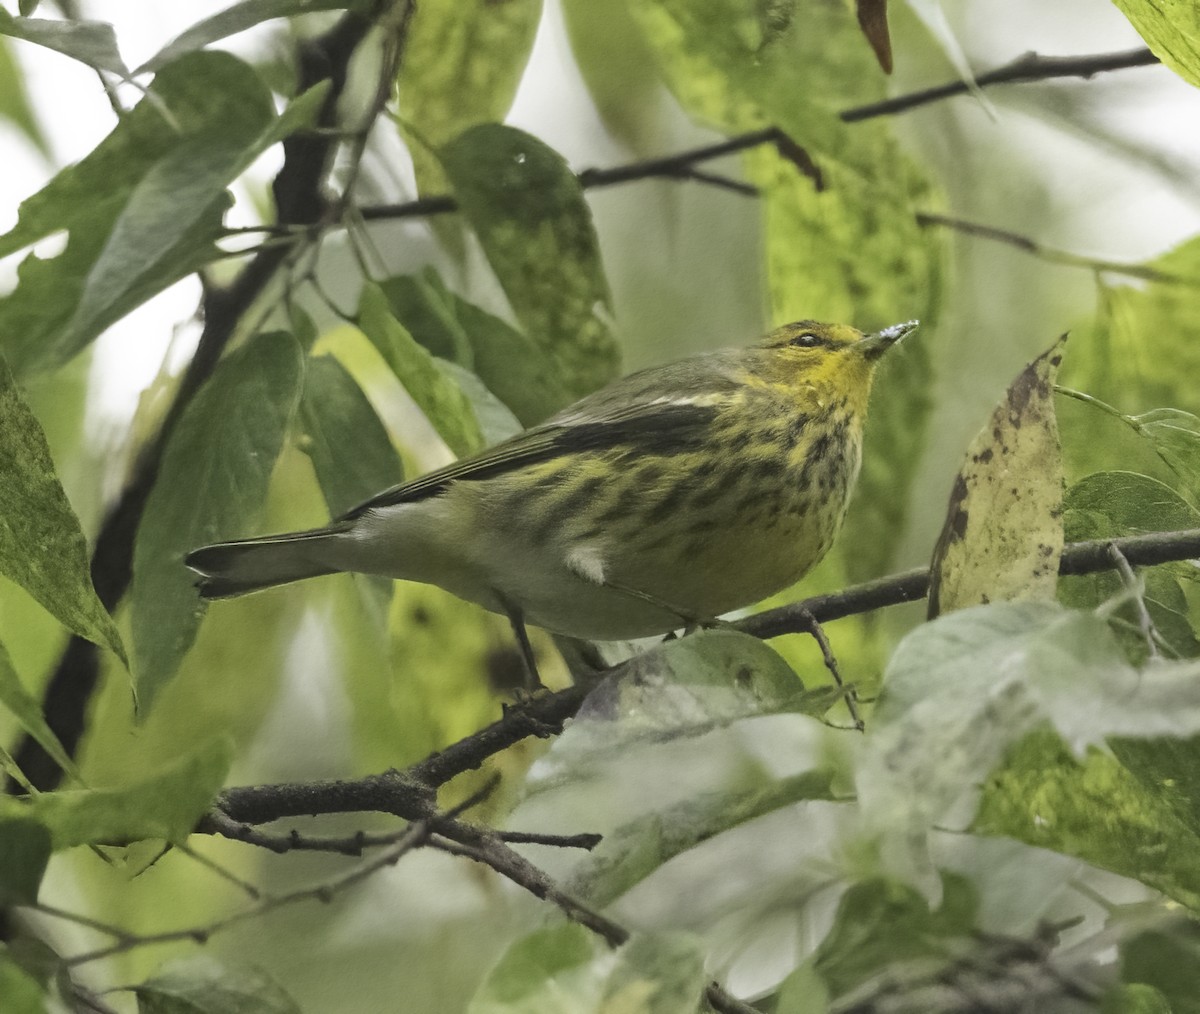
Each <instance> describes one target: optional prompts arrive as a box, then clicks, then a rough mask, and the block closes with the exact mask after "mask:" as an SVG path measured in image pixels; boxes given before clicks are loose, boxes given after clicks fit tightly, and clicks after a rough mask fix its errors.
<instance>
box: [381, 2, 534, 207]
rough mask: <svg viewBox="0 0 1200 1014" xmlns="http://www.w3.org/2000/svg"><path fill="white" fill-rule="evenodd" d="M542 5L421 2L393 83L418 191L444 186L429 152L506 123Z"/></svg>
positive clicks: (428, 190)
mask: <svg viewBox="0 0 1200 1014" xmlns="http://www.w3.org/2000/svg"><path fill="white" fill-rule="evenodd" d="M541 16H542V0H508V2H506V3H503V4H496V3H495V2H494V0H466V2H464V0H422V2H421V3H420V4H419V5H418V6H417V10H416V13H415V14H414V15H413V19H412V24H411V25H410V27H409V31H408V39H407V42H406V45H405V49H404V60H403V61H402V62H401V64H400V73H399V76H398V78H397V81H396V88H397V101H398V109H399V116H400V120H401V122H402V124H403V125H404V127H405V128H406V129H405V133H406V134H407V135H408V136H409V137H411V139H412V140H411V141H410V144H409V149H410V151H411V152H412V155H413V161H414V163H415V165H416V170H417V184H418V188H419V189H420V191H421V192H422V193H434V192H440V191H443V190H444V189H445V181H444V178H443V176H442V174H441V171H440V168H439V166H438V163H437V160H436V159H435V158H433V157H432V152H431V151H430V149H431V148H432V149H434V150H436V149H438V148H440V147H441V146H442V145H444V144H446V143H447V142H448V141H451V140H453V139H454V138H455V137H457V136H458V135H459V134H461V133H462V132H463V131H464V130H466V129H467V128H468V127H473V126H475V125H476V124H480V123H492V122H499V121H500V120H503V119H504V115H505V113H507V112H508V109H509V107H510V106H511V105H512V100H513V97H514V96H515V95H516V93H517V84H518V83H519V82H520V80H521V76H522V74H524V72H525V63H526V61H527V60H528V59H529V53H530V50H531V49H532V48H533V39H534V36H535V35H536V33H537V27H538V23H539V22H540V21H541Z"/></svg>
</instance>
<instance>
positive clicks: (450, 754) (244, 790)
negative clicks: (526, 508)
mask: <svg viewBox="0 0 1200 1014" xmlns="http://www.w3.org/2000/svg"><path fill="white" fill-rule="evenodd" d="M1113 547H1116V549H1117V550H1118V551H1119V553H1120V555H1121V556H1122V557H1123V558H1124V559H1125V561H1126V562H1127V563H1128V564H1129V565H1130V566H1134V567H1148V566H1154V565H1157V564H1161V563H1171V562H1174V561H1179V560H1189V559H1194V558H1197V557H1200V529H1189V530H1186V531H1179V532H1154V533H1151V534H1149V535H1134V536H1129V537H1127V538H1122V539H1096V540H1094V541H1090V542H1073V543H1071V544H1070V545H1068V546H1066V547H1065V548H1064V550H1063V554H1062V559H1061V560H1060V563H1059V571H1058V572H1059V574H1060V575H1062V576H1064V577H1065V576H1072V575H1079V574H1094V573H1097V572H1099V571H1104V570H1112V569H1113V568H1115V567H1116V566H1117V564H1116V562H1115V559H1116V557H1114V555H1113ZM928 590H929V571H928V570H927V569H926V568H915V569H913V570H908V571H904V572H902V573H900V574H893V575H891V576H890V577H885V578H880V579H879V580H877V581H868V582H867V583H865V584H859V585H855V586H854V587H852V588H847V589H845V590H844V591H840V592H835V593H834V594H831V595H818V596H815V597H813V598H809V599H804V600H802V601H800V602H792V603H790V604H788V605H786V606H780V607H779V608H777V609H768V610H766V611H764V612H761V613H756V614H755V615H753V616H747V617H746V618H745V619H742V620H737V621H736V622H734V623H733V624H732V626H733V627H734V628H735V629H737V630H740V631H742V632H743V633H747V634H750V635H752V636H754V637H759V638H763V639H768V638H772V637H779V636H781V635H783V634H798V633H807V632H811V630H812V622H813V619H814V618H815V619H816V620H817V621H818V622H821V623H827V622H829V621H830V620H837V619H841V618H843V617H846V616H853V615H856V614H859V613H868V612H872V611H874V610H876V609H882V608H884V607H886V606H894V605H900V604H901V603H904V602H917V601H919V600H921V599H923V598H924V597H925V595H926V593H927V592H928ZM626 664H628V663H621V664H620V665H617V666H614V667H613V668H612V669H610V670H609V671H608V673H607V674H606V676H607V677H609V678H615V679H619V678H620V673H621V669H622V668H623V667H624V666H625V665H626ZM592 685H593V684H588V685H583V684H577V685H575V686H571V687H568V688H567V689H565V690H559V691H556V692H554V693H547V694H539V695H538V696H536V697H533V698H531V699H529V700H528V701H525V702H523V703H522V704H520V705H518V706H514V707H510V708H508V709H507V710H506V711H505V713H504V715H503V717H501V718H500V719H499V720H497V721H495V722H493V723H492V724H491V725H489V726H487V727H486V728H484V729H481V730H480V731H479V732H477V733H474V734H473V735H470V736H468V737H466V738H465V739H463V740H460V741H459V742H457V743H455V744H453V745H452V746H450V747H447V748H446V749H445V750H443V751H442V752H441V753H435V754H432V755H430V756H429V757H427V758H426V759H425V760H423V761H420V762H418V763H417V764H414V765H413V766H412V767H410V768H408V769H407V770H405V771H403V772H400V771H388V772H385V773H383V774H380V775H370V776H368V777H366V778H360V779H355V780H346V781H343V780H327V781H317V782H290V783H289V782H285V783H281V784H276V785H251V786H242V787H240V788H232V789H226V790H225V791H224V792H222V793H221V794H220V795H219V796H218V797H217V799H216V801H215V802H214V808H215V809H216V810H218V811H220V813H221V814H223V815H224V816H225V817H226V818H228V820H229V821H232V822H233V824H234V825H237V824H243V825H257V824H266V823H269V822H270V821H273V820H279V819H281V818H285V817H298V816H302V815H316V814H323V813H354V812H366V811H374V812H380V813H390V814H393V815H395V816H399V817H403V818H405V819H407V820H421V819H424V820H435V821H436V820H437V819H438V817H437V814H436V811H435V810H434V798H435V794H436V790H437V787H438V786H440V785H444V784H445V783H446V782H448V781H450V779H452V778H454V777H455V776H457V775H460V774H462V773H463V772H466V771H473V770H475V769H477V768H479V767H480V766H481V765H482V764H483V762H484V761H485V760H486V759H487V758H488V757H491V756H493V755H494V754H497V753H499V752H500V751H502V750H505V749H507V748H508V747H509V746H512V745H513V744H514V743H518V742H520V741H521V740H523V739H526V738H528V737H529V736H545V735H548V734H550V733H551V732H556V731H559V730H561V729H562V726H563V723H565V722H566V721H567V720H568V719H569V718H571V717H572V716H574V715H575V713H576V712H577V711H578V710H579V708H580V706H581V705H582V704H583V701H584V699H585V698H586V697H587V695H588V692H589V691H590V690H591V686H592ZM222 823H223V822H222V821H221V820H220V819H218V820H215V821H214V820H213V818H212V817H207V818H205V820H204V821H203V822H202V823H201V824H200V826H199V827H198V828H197V830H198V831H200V832H203V833H218V834H225V830H224V828H223V827H222V826H221V825H222ZM447 826H449V825H444V824H441V823H439V824H438V825H437V831H438V833H439V834H443V835H448V836H453V830H449V831H448V830H446V828H447ZM451 827H452V826H451ZM472 833H473V832H472ZM229 837H235V838H239V839H240V840H242V841H250V842H252V843H254V844H263V845H264V847H268V848H269V847H271V845H270V844H267V843H266V842H262V843H260V842H257V841H255V840H254V838H255V836H254V835H253V834H251V833H250V830H249V829H247V830H245V831H244V832H238V833H234V834H231V835H229Z"/></svg>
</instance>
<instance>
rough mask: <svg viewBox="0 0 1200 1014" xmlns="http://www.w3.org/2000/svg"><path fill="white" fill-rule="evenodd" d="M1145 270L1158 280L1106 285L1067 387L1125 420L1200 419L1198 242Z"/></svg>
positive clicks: (1066, 380)
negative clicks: (1195, 333) (1156, 415)
mask: <svg viewBox="0 0 1200 1014" xmlns="http://www.w3.org/2000/svg"><path fill="white" fill-rule="evenodd" d="M1145 267H1146V268H1147V269H1148V270H1149V271H1151V272H1154V273H1156V274H1157V276H1158V277H1157V278H1155V279H1153V280H1151V281H1149V282H1146V281H1143V280H1140V279H1139V280H1136V281H1129V282H1127V283H1124V284H1119V285H1112V284H1103V283H1102V288H1101V297H1102V298H1101V304H1100V305H1101V309H1100V313H1099V314H1098V316H1097V319H1096V320H1095V321H1094V322H1093V323H1092V324H1091V326H1090V327H1085V328H1084V329H1083V333H1081V334H1080V335H1079V339H1080V340H1079V341H1078V342H1076V343H1074V348H1073V350H1072V353H1071V359H1070V362H1069V364H1068V366H1069V369H1067V370H1066V371H1064V374H1063V376H1064V383H1067V384H1069V385H1070V386H1071V387H1074V388H1077V389H1079V390H1083V391H1087V392H1088V393H1089V394H1092V395H1095V396H1096V397H1099V398H1103V399H1104V400H1105V401H1107V402H1109V403H1110V404H1112V405H1116V406H1118V407H1119V408H1121V409H1123V410H1125V411H1127V412H1138V411H1145V410H1147V409H1152V408H1155V407H1157V406H1160V405H1171V406H1173V407H1175V408H1178V409H1182V410H1184V411H1187V412H1192V413H1195V414H1198V415H1200V391H1198V390H1197V388H1196V385H1194V384H1192V383H1190V382H1189V381H1188V378H1190V377H1193V376H1195V375H1196V371H1197V370H1200V348H1198V347H1197V346H1196V343H1195V342H1193V341H1191V339H1190V334H1191V332H1190V328H1191V324H1192V322H1193V321H1194V320H1196V318H1197V316H1198V315H1200V237H1192V238H1191V239H1189V240H1187V241H1186V242H1184V243H1181V244H1180V245H1179V246H1178V247H1176V248H1175V249H1174V250H1171V251H1169V252H1168V253H1166V254H1164V255H1163V256H1161V257H1158V258H1156V259H1155V260H1153V261H1150V262H1148V263H1147V264H1146V265H1145ZM1088 332H1090V333H1088ZM1085 439H1086V437H1085ZM1108 464H1111V463H1108Z"/></svg>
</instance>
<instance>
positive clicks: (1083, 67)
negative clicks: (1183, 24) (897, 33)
mask: <svg viewBox="0 0 1200 1014" xmlns="http://www.w3.org/2000/svg"><path fill="white" fill-rule="evenodd" d="M1158 62H1159V61H1158V57H1157V56H1155V55H1154V54H1153V53H1151V52H1150V50H1149V49H1147V48H1146V47H1145V46H1139V47H1138V48H1137V49H1126V50H1122V51H1121V52H1119V53H1094V54H1092V55H1089V56H1039V55H1038V54H1037V53H1026V54H1025V55H1024V56H1019V57H1017V58H1016V59H1015V60H1013V61H1012V62H1011V63H1006V64H1004V66H1002V67H997V68H996V69H995V70H989V71H987V72H986V73H984V74H980V75H978V76H977V77H976V78H975V84H976V85H977V86H978V87H980V88H987V87H990V86H991V85H998V84H1029V83H1031V82H1034V81H1050V80H1053V79H1055V78H1067V77H1081V78H1090V77H1094V76H1095V75H1096V74H1103V73H1107V72H1108V71H1114V70H1126V69H1128V68H1130V67H1151V66H1153V65H1154V64H1156V63H1158ZM970 90H971V86H970V84H968V83H967V82H966V81H949V82H947V83H946V84H942V85H936V86H934V87H933V88H923V89H921V90H920V91H915V92H909V93H908V94H907V95H897V96H896V97H895V98H892V99H884V100H883V101H882V102H873V103H871V104H870V105H867V106H859V107H858V108H857V109H848V110H846V111H845V112H844V113H842V114H841V115H842V119H843V120H844V121H845V122H846V123H857V122H858V121H860V120H869V119H873V118H874V117H877V116H894V115H895V114H896V113H903V112H907V111H908V110H909V109H916V108H917V107H918V106H926V105H929V104H930V103H931V102H940V101H941V100H942V99H948V98H952V97H954V96H955V95H966V94H967V93H968V92H970Z"/></svg>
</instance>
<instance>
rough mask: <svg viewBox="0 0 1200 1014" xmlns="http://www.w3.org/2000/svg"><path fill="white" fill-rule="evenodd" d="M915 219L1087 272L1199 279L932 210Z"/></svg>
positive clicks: (1163, 279) (1185, 282) (1169, 280)
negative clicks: (1075, 250)
mask: <svg viewBox="0 0 1200 1014" xmlns="http://www.w3.org/2000/svg"><path fill="white" fill-rule="evenodd" d="M917 222H918V224H920V225H940V226H943V227H945V228H947V229H953V230H955V231H956V232H961V233H963V235H966V236H977V237H979V238H980V239H989V240H992V241H994V242H997V243H1005V244H1007V245H1008V246H1013V247H1016V248H1017V249H1018V250H1023V251H1025V252H1026V253H1030V254H1033V255H1034V256H1035V257H1040V258H1041V259H1042V260H1044V261H1050V262H1052V263H1055V264H1065V265H1066V266H1067V267H1072V268H1087V269H1088V270H1090V271H1096V272H1101V273H1103V272H1107V273H1109V274H1115V275H1125V276H1126V277H1129V278H1141V279H1144V280H1145V281H1148V282H1167V283H1170V284H1174V285H1200V278H1195V277H1191V278H1189V277H1188V276H1187V275H1176V274H1172V273H1171V272H1169V271H1160V270H1159V269H1158V268H1155V267H1151V266H1150V265H1147V264H1130V263H1129V262H1127V261H1109V260H1103V259H1101V258H1097V257H1084V256H1083V255H1082V254H1075V253H1071V252H1070V251H1069V250H1059V249H1057V248H1056V247H1051V246H1046V245H1045V244H1044V243H1039V242H1038V241H1037V240H1035V239H1032V238H1031V237H1029V236H1023V235H1022V234H1021V233H1018V232H1009V231H1008V230H1007V229H997V228H996V227H995V226H991V225H981V224H979V223H978V222H968V221H966V220H965V219H962V218H952V217H951V216H949V215H937V214H933V213H932V212H927V211H919V212H917Z"/></svg>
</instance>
